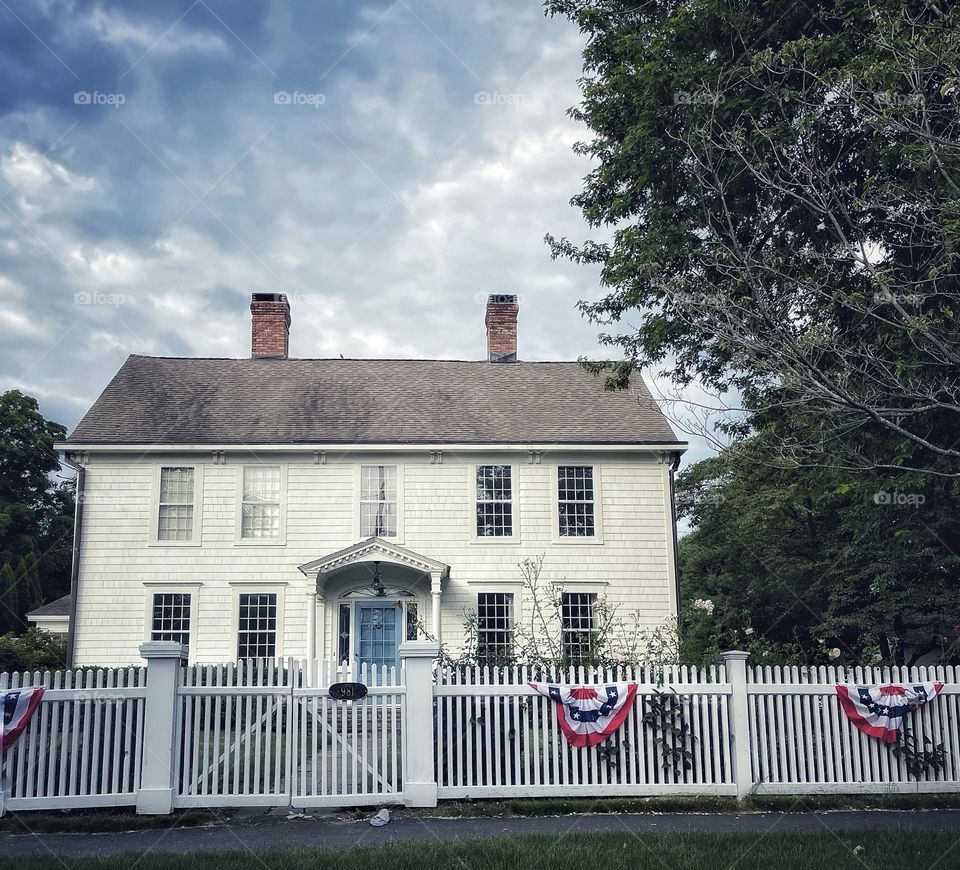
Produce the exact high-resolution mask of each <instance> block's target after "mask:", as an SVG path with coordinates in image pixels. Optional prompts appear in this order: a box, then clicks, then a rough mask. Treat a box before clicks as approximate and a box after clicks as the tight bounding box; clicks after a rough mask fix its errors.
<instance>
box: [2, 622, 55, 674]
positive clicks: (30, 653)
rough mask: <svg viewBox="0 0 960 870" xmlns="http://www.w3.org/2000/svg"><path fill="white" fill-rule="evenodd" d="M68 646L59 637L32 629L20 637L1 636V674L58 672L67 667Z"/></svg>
mask: <svg viewBox="0 0 960 870" xmlns="http://www.w3.org/2000/svg"><path fill="white" fill-rule="evenodd" d="M66 658H67V646H66V643H65V642H64V641H63V640H62V639H61V638H60V637H58V636H57V635H55V634H51V633H50V632H49V631H43V630H42V629H39V628H36V627H34V628H30V629H28V630H27V631H26V632H24V634H23V635H22V636H20V637H16V636H15V635H13V634H5V635H2V636H0V673H4V672H10V673H13V672H14V671H46V670H57V669H58V668H63V667H65V666H66Z"/></svg>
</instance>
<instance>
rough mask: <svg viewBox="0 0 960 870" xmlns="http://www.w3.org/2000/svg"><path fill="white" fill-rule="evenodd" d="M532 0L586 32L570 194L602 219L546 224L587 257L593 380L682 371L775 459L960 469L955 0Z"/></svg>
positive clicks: (959, 14) (959, 43)
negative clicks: (584, 172) (607, 357)
mask: <svg viewBox="0 0 960 870" xmlns="http://www.w3.org/2000/svg"><path fill="white" fill-rule="evenodd" d="M546 8H547V11H548V12H549V13H551V14H560V15H565V16H569V17H570V18H571V19H572V20H573V21H574V22H575V23H576V24H577V25H578V26H579V27H580V29H581V30H582V31H583V32H584V33H585V34H586V35H587V36H588V37H589V41H588V43H587V46H586V49H585V52H584V73H585V74H584V78H583V79H582V80H581V86H582V94H583V100H582V103H581V105H580V106H579V107H577V108H576V109H574V110H572V114H573V116H574V117H575V118H577V119H579V120H580V121H582V122H584V124H586V125H587V127H588V128H589V129H590V131H591V133H592V136H593V138H592V140H591V141H589V142H587V143H586V144H582V145H581V146H579V150H580V151H581V152H582V153H584V154H587V155H589V156H590V157H592V158H593V159H594V161H595V164H596V165H595V168H594V169H593V170H592V171H591V172H590V173H589V175H588V176H587V177H586V179H585V184H584V188H583V190H582V192H581V193H579V194H578V195H577V196H576V197H575V198H574V200H573V202H574V204H576V205H578V206H579V207H580V208H581V209H582V211H583V214H584V216H585V218H586V219H587V221H588V223H589V225H590V227H591V228H593V229H597V230H603V232H604V235H605V236H606V235H607V234H609V239H601V240H599V241H593V242H586V243H583V244H575V243H573V242H571V241H569V240H566V239H561V240H554V239H549V241H550V242H551V244H552V246H553V252H554V255H555V256H564V257H569V258H572V259H573V260H575V261H579V262H587V263H596V264H599V265H600V266H601V267H602V271H601V281H602V284H603V285H604V287H605V288H606V293H605V295H603V296H602V298H599V299H597V300H594V301H588V302H583V303H581V307H582V310H583V311H584V312H585V313H586V314H587V315H588V316H589V317H590V318H591V319H592V320H593V321H595V322H597V323H600V324H604V325H606V326H607V327H609V329H608V331H607V332H606V333H604V335H603V336H602V341H604V342H605V343H606V344H608V345H611V346H613V347H616V348H618V349H620V350H621V351H622V352H623V354H624V357H625V359H624V360H623V361H622V362H619V363H612V364H610V363H597V364H595V365H594V368H596V369H597V370H606V371H607V373H608V386H611V387H621V386H624V385H625V384H626V383H627V381H628V380H629V377H630V375H631V373H632V372H633V371H634V370H636V369H638V368H640V367H643V366H647V365H654V366H658V367H663V369H664V371H665V372H666V374H667V375H668V376H669V378H670V379H672V381H673V383H674V384H675V385H677V388H681V387H683V386H685V385H688V384H690V383H691V382H697V383H699V384H701V385H703V386H705V387H706V388H707V389H708V390H709V391H712V392H714V393H715V394H716V397H715V403H713V404H711V405H710V407H709V408H708V409H707V412H706V413H705V414H704V415H703V417H701V418H700V422H701V424H702V429H703V431H704V432H705V433H707V434H709V435H711V436H713V437H715V438H717V439H718V441H719V442H720V443H723V444H725V443H726V442H727V440H728V439H729V438H730V437H731V436H733V437H734V438H736V437H742V436H744V435H746V434H757V435H759V436H760V437H759V438H757V439H755V440H754V441H753V442H752V443H751V446H750V451H751V457H752V458H753V459H758V458H759V459H760V460H762V461H765V462H771V463H774V464H776V465H778V466H781V467H785V468H790V467H807V466H819V467H827V468H839V469H855V470H881V471H884V472H891V471H908V472H909V471H918V472H922V473H923V474H925V475H930V476H936V475H945V476H960V439H958V435H960V342H958V338H960V289H958V288H960V281H958V266H960V259H958V258H960V244H958V240H960V233H958V229H960V7H957V5H956V4H951V3H949V2H948V0H811V2H804V3H795V2H793V0H762V2H761V0H743V2H736V3H734V2H731V0H547V2H546ZM621 324H622V325H621ZM708 404H709V403H708Z"/></svg>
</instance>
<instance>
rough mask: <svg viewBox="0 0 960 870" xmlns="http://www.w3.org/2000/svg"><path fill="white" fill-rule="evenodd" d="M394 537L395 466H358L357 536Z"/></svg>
mask: <svg viewBox="0 0 960 870" xmlns="http://www.w3.org/2000/svg"><path fill="white" fill-rule="evenodd" d="M396 536H397V466H396V465H363V466H361V468H360V537H361V538H373V537H379V538H395V537H396Z"/></svg>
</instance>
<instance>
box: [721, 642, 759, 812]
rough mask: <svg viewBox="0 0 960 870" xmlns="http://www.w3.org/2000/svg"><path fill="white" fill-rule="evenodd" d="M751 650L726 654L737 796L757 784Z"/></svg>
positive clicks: (745, 792) (744, 794)
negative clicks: (750, 695)
mask: <svg viewBox="0 0 960 870" xmlns="http://www.w3.org/2000/svg"><path fill="white" fill-rule="evenodd" d="M749 656H750V653H747V652H742V651H741V650H730V651H729V652H725V653H724V654H723V663H724V665H725V666H726V671H727V682H728V683H729V684H730V688H731V690H732V692H733V694H731V695H730V743H731V749H732V754H733V774H734V779H735V781H736V783H737V800H742V799H743V798H745V797H746V796H747V794H749V792H750V789H751V788H752V787H753V775H752V774H751V772H750V714H749V712H748V709H747V659H748V658H749Z"/></svg>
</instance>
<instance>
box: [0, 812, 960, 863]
mask: <svg viewBox="0 0 960 870" xmlns="http://www.w3.org/2000/svg"><path fill="white" fill-rule="evenodd" d="M890 828H904V829H913V830H918V829H939V830H942V829H950V830H955V831H957V832H958V834H960V810H926V811H902V812H900V811H888V810H883V811H857V812H830V813H747V814H743V815H736V814H732V813H731V814H726V813H714V814H703V815H698V814H692V813H664V814H653V813H650V814H643V815H596V816H559V817H553V816H551V817H523V818H507V819H490V818H477V819H429V818H416V817H401V818H396V819H394V820H393V821H391V822H390V824H389V825H387V826H385V827H383V828H374V827H371V825H370V824H368V823H367V822H365V821H363V822H347V821H341V820H339V819H336V818H335V817H329V816H327V817H316V818H311V819H292V820H287V819H286V818H284V817H283V816H275V815H257V816H248V817H245V818H242V819H234V820H231V821H230V822H229V823H228V824H224V825H219V826H214V827H204V828H170V829H166V830H152V831H131V832H129V833H109V834H38V835H33V834H6V835H0V854H3V855H4V857H5V858H7V857H8V856H13V855H27V854H46V855H48V856H52V855H113V854H119V853H132V854H143V853H145V852H169V853H188V852H227V851H237V850H240V851H251V850H252V851H261V850H264V849H277V848H292V847H318V846H322V847H330V848H337V849H343V848H349V847H350V846H356V845H361V844H362V845H375V844H378V843H390V842H399V841H408V840H463V839H471V838H477V837H497V836H503V835H506V834H543V833H557V834H563V833H572V832H575V831H576V832H583V833H587V832H596V831H610V832H620V833H622V832H637V833H645V832H664V831H668V832H669V831H676V832H680V833H682V832H690V831H708V832H709V831H713V832H725V831H731V832H732V831H743V832H750V831H760V832H766V831H774V830H775V831H778V832H779V831H844V830H863V829H890Z"/></svg>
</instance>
